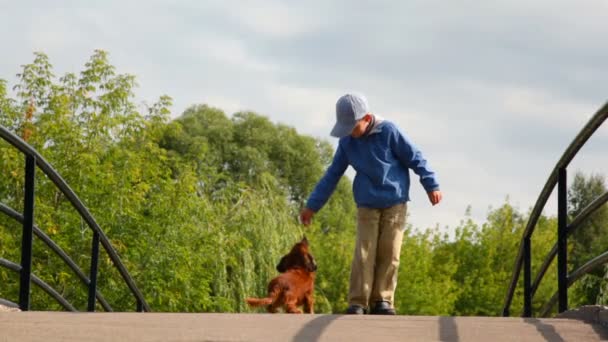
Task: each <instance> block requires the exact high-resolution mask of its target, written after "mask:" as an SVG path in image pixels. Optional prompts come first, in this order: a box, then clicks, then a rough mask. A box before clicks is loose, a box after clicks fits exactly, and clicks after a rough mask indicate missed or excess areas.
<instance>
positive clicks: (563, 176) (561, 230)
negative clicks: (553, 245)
mask: <svg viewBox="0 0 608 342" xmlns="http://www.w3.org/2000/svg"><path fill="white" fill-rule="evenodd" d="M567 177H568V174H567V171H566V169H565V168H560V169H559V181H558V186H557V288H558V293H559V312H564V311H566V310H568V265H567V261H568V187H567V180H568V179H567Z"/></svg>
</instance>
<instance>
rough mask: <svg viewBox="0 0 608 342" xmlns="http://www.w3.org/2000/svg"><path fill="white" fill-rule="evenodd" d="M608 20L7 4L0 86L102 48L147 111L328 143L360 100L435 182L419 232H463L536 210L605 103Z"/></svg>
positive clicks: (508, 13)
mask: <svg viewBox="0 0 608 342" xmlns="http://www.w3.org/2000/svg"><path fill="white" fill-rule="evenodd" d="M606 17H608V2H606V1H603V0H593V1H592V0H580V1H561V0H558V1H533V2H531V1H520V0H509V1H506V0H505V1H503V0H500V1H464V0H460V1H450V2H447V1H436V0H426V1H422V0H420V1H385V0H379V1H352V0H351V1H320V0H311V1H306V2H304V1H274V0H273V1H244V0H243V1H230V0H228V1H154V0H152V1H128V0H122V1H117V0H106V1H95V2H94V1H41V0H39V1H33V0H29V1H28V0H23V1H19V2H16V1H7V0H0V30H1V31H2V32H4V34H3V44H2V46H3V47H2V54H1V55H2V58H0V78H3V79H6V80H7V81H8V82H9V83H11V84H12V83H14V81H15V77H14V75H15V74H16V73H17V72H18V71H19V66H20V65H22V64H25V63H29V62H31V61H32V60H33V54H32V53H33V52H34V51H42V52H45V53H46V54H48V56H49V57H50V59H51V62H52V64H53V65H54V67H55V73H56V74H57V75H62V74H64V73H66V72H78V71H80V70H81V69H82V67H83V65H84V63H85V62H86V61H87V59H88V58H89V56H90V55H91V54H92V53H93V50H94V49H104V50H107V51H108V52H109V53H110V60H111V63H112V64H114V65H115V66H116V67H117V70H118V72H120V73H130V74H134V75H136V76H137V79H138V83H139V85H140V86H139V88H138V89H137V101H140V102H143V101H146V102H153V101H154V100H155V99H156V98H158V97H159V96H160V95H162V94H167V95H170V96H171V97H173V99H174V104H175V105H174V108H173V115H174V116H178V115H179V114H180V113H181V112H183V110H184V109H185V108H187V107H188V106H189V105H192V104H200V103H207V104H209V105H212V106H215V107H219V108H221V109H223V110H225V111H226V112H227V113H228V114H231V113H233V112H235V111H238V110H253V111H256V112H258V113H260V114H263V115H266V116H268V117H269V118H270V119H271V120H273V121H274V122H281V123H285V124H288V125H291V126H294V127H296V128H297V129H298V131H299V132H300V133H304V134H308V135H312V136H315V137H321V138H324V139H327V140H328V141H330V142H332V143H333V144H335V143H336V141H335V140H332V139H331V138H330V137H329V131H330V129H331V126H332V125H333V120H334V113H333V109H334V105H335V101H336V99H337V98H338V97H339V96H340V95H342V94H343V93H345V92H348V91H353V90H354V91H360V92H362V93H364V94H366V96H367V98H368V100H369V102H370V106H371V109H372V111H373V112H374V113H377V114H379V115H382V116H384V117H385V118H387V119H390V120H392V121H394V122H396V123H397V124H398V125H399V126H400V127H401V128H402V130H403V131H404V132H406V134H408V135H409V136H410V137H411V138H412V140H413V141H414V142H415V143H416V144H417V145H418V146H419V147H420V148H421V150H422V151H423V153H424V154H425V155H426V157H427V158H428V160H429V161H430V163H431V165H432V166H433V167H434V168H435V169H436V171H437V173H438V175H439V179H440V183H441V186H442V190H443V191H444V202H443V203H441V204H440V205H439V206H437V207H433V208H432V207H431V206H430V204H428V201H427V199H426V196H425V194H424V192H423V191H422V188H421V186H419V184H418V183H417V182H414V183H413V187H412V189H411V195H412V200H413V201H412V202H411V204H410V223H412V224H414V226H416V227H419V228H426V227H430V226H435V225H437V224H438V225H439V226H440V227H445V226H450V227H454V226H456V225H457V224H458V223H459V221H460V220H461V219H462V218H464V213H465V210H466V208H467V206H469V205H470V206H471V207H472V216H473V218H474V219H475V220H477V221H478V222H480V223H481V222H483V220H484V219H485V217H486V214H487V212H488V208H489V207H497V206H500V205H501V204H502V203H504V201H505V199H506V198H507V196H508V197H509V199H510V202H511V203H512V204H513V205H515V206H516V207H518V208H519V209H520V210H522V211H527V210H528V209H529V208H530V207H532V206H533V205H534V202H535V200H536V198H537V196H538V194H539V193H540V190H541V189H542V187H543V185H544V182H545V181H546V178H547V177H548V175H549V172H550V171H551V169H552V168H553V166H554V165H555V163H556V162H557V160H558V158H559V157H560V155H561V153H562V152H563V151H564V149H565V148H566V147H567V145H568V144H569V143H570V141H571V140H572V139H573V138H574V136H575V135H576V134H577V133H578V131H579V130H580V129H581V128H582V126H583V125H584V124H585V123H586V121H587V120H588V119H589V118H590V116H591V115H593V114H594V113H595V111H596V110H597V109H599V108H600V107H601V106H602V105H603V104H604V103H605V102H606V101H607V100H608V95H607V94H608V92H607V91H606V90H607V89H608V86H606V80H608V63H607V62H606V61H607V60H608V45H606V44H605V41H606V37H608V25H606V24H605V18H606ZM606 146H608V127H602V128H601V129H600V130H599V131H598V133H597V134H596V136H594V137H593V138H592V139H591V141H590V142H589V145H588V146H587V147H585V148H584V149H583V150H582V152H581V154H580V156H579V157H577V158H576V159H575V160H574V162H573V164H572V170H583V171H585V172H586V173H592V172H594V173H603V174H608V170H607V167H606V166H607V165H608V154H606V153H605V152H604V151H605V149H606ZM349 174H351V175H352V171H350V173H349ZM550 201H551V203H553V202H554V199H553V198H552V199H551V200H550ZM554 208H555V206H554V205H553V204H550V205H549V206H548V210H547V212H546V213H547V214H552V213H553V210H554Z"/></svg>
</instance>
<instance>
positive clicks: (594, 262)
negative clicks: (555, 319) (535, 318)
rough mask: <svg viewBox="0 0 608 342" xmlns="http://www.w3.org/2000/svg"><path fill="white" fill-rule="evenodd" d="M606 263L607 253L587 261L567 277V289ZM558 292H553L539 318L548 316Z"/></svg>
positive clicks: (607, 261)
mask: <svg viewBox="0 0 608 342" xmlns="http://www.w3.org/2000/svg"><path fill="white" fill-rule="evenodd" d="M606 263H608V251H606V252H604V253H602V254H600V255H598V256H596V257H595V258H593V259H591V260H589V261H587V262H586V263H585V264H584V265H583V266H581V267H579V268H578V269H577V270H576V271H573V272H572V273H570V275H569V276H568V287H570V286H572V284H574V283H575V282H576V281H577V280H579V279H580V278H582V277H583V276H584V275H585V274H588V273H590V272H592V271H594V270H595V269H596V268H597V267H599V266H603V265H605V264H606ZM557 296H558V292H555V294H553V296H552V297H551V299H549V301H548V302H547V303H546V304H545V305H544V306H543V308H542V310H541V313H540V316H541V317H545V316H547V315H548V314H549V311H550V310H551V308H553V306H554V305H555V302H557Z"/></svg>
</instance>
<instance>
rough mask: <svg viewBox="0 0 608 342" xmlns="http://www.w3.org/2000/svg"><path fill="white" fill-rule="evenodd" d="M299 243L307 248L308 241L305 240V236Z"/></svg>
mask: <svg viewBox="0 0 608 342" xmlns="http://www.w3.org/2000/svg"><path fill="white" fill-rule="evenodd" d="M300 242H301V243H303V244H304V245H306V246H308V239H307V238H306V235H304V237H303V238H302V241H300Z"/></svg>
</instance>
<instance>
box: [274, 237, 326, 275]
mask: <svg viewBox="0 0 608 342" xmlns="http://www.w3.org/2000/svg"><path fill="white" fill-rule="evenodd" d="M294 268H303V269H305V270H307V271H308V272H315V271H316V270H317V263H316V262H315V258H314V257H313V256H312V254H310V251H309V248H308V240H307V239H306V236H304V238H303V239H302V241H300V242H298V243H296V244H295V245H294V246H293V247H292V248H291V251H290V252H289V254H287V255H285V256H284V257H282V258H281V261H280V262H279V264H278V265H277V271H279V272H281V273H284V272H286V271H287V270H290V269H294Z"/></svg>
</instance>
